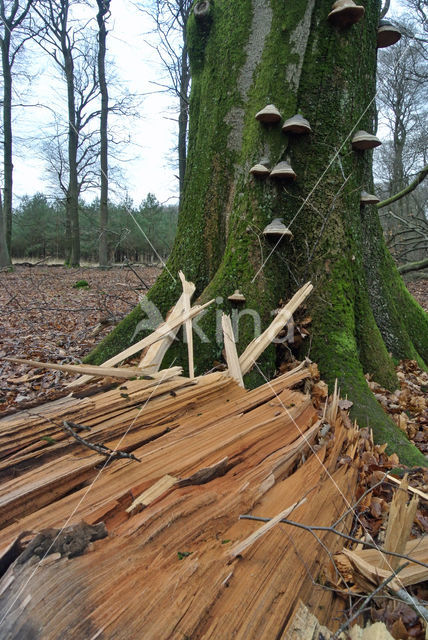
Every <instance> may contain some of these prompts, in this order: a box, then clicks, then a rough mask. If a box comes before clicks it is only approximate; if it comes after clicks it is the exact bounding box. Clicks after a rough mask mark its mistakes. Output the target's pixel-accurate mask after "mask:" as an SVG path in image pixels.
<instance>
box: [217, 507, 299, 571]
mask: <svg viewBox="0 0 428 640" xmlns="http://www.w3.org/2000/svg"><path fill="white" fill-rule="evenodd" d="M306 500H307V498H302V499H301V500H299V501H298V502H295V503H294V504H292V505H291V507H287V509H284V511H281V513H278V515H276V516H275V517H274V518H272V519H271V520H269V522H266V524H264V525H263V526H262V527H260V529H257V531H254V533H252V534H251V535H250V536H248V538H245V540H242V542H238V544H236V545H235V546H234V547H233V549H231V550H230V552H229V554H228V555H229V562H232V560H234V559H235V558H236V557H237V556H240V555H241V554H242V552H243V551H245V549H248V547H251V546H252V545H253V544H254V543H255V542H257V540H258V539H259V538H261V537H262V536H264V535H265V533H267V532H268V531H270V530H271V529H272V528H273V527H274V526H275V525H277V524H278V522H281V520H282V519H283V518H286V517H287V516H289V515H290V513H291V512H292V511H294V509H297V507H300V505H302V504H303V503H304V502H306Z"/></svg>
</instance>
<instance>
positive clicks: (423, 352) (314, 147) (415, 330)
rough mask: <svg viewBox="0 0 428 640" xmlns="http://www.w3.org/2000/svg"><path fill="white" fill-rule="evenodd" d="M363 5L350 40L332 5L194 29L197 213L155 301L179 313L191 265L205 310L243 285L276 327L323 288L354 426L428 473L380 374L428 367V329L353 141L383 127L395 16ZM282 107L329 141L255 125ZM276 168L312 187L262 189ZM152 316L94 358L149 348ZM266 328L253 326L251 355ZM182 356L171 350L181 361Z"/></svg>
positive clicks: (268, 362) (244, 10)
mask: <svg viewBox="0 0 428 640" xmlns="http://www.w3.org/2000/svg"><path fill="white" fill-rule="evenodd" d="M360 3H361V2H360ZM363 4H364V6H365V10H366V11H365V16H364V18H363V19H362V20H361V21H360V22H359V23H358V24H355V25H353V26H351V27H345V28H338V27H335V26H333V25H332V24H331V23H330V22H329V21H328V19H327V16H328V13H329V11H330V10H331V0H309V1H308V2H303V1H300V2H295V3H292V4H290V3H288V2H272V3H271V2H267V1H266V0H234V2H230V0H215V2H203V3H199V5H198V4H196V5H195V6H200V5H201V6H202V5H203V6H204V7H206V6H207V5H210V6H211V18H212V19H211V21H207V20H206V19H202V17H201V18H199V19H196V17H195V15H194V14H193V15H192V16H191V17H190V18H189V22H188V47H189V56H190V65H191V72H192V88H191V99H190V120H189V150H188V158H187V170H186V181H185V189H184V196H183V203H182V207H181V211H180V217H179V227H178V233H177V238H176V242H175V245H174V248H173V251H172V253H171V256H170V258H169V260H168V263H167V267H168V269H164V271H163V272H162V274H161V276H160V277H159V278H158V280H157V282H156V284H155V285H154V286H153V287H152V289H151V290H150V292H149V294H148V298H149V300H151V301H152V302H153V303H155V304H156V305H157V306H158V308H159V309H160V311H161V312H162V313H163V314H165V313H166V311H167V310H168V309H169V308H170V307H171V306H172V305H173V304H174V302H175V301H176V300H177V299H178V297H179V295H180V289H181V287H180V281H179V279H178V278H177V277H176V275H177V272H178V270H179V269H182V270H183V272H184V273H185V275H186V277H187V278H188V279H190V280H193V281H194V282H195V284H196V286H197V291H196V292H197V294H198V295H199V300H200V301H206V300H208V299H211V298H217V302H218V305H219V306H222V307H223V308H224V309H226V310H227V311H228V312H230V311H231V305H230V304H229V302H228V300H227V296H228V295H230V294H231V293H232V292H233V291H234V289H236V288H238V287H239V288H240V290H241V291H242V292H243V293H244V295H245V297H246V309H248V310H254V311H255V312H257V313H258V314H260V316H261V319H262V323H263V325H264V326H266V325H267V324H268V323H270V321H271V320H272V315H271V314H272V311H273V310H274V309H276V308H277V307H278V305H279V304H281V301H283V300H286V299H287V298H289V297H290V295H291V294H292V293H293V292H295V291H296V290H297V288H299V287H300V286H301V285H302V284H303V283H304V282H305V281H307V280H309V279H310V280H312V282H313V284H314V286H315V290H314V293H313V295H312V296H311V298H310V299H309V302H308V306H307V308H306V309H305V310H304V313H306V314H308V315H310V316H311V317H312V325H311V338H310V340H308V346H309V342H310V352H309V353H310V357H311V359H312V360H314V361H315V362H317V363H318V365H319V367H320V370H321V373H322V375H323V376H324V378H325V379H326V381H327V382H328V383H329V384H330V385H333V384H334V381H335V380H336V379H337V380H338V384H339V387H340V388H341V391H342V394H348V397H349V398H350V399H351V400H352V401H353V403H354V406H353V415H354V416H355V417H356V418H357V419H358V420H359V422H360V425H361V426H362V427H366V426H369V427H370V428H372V429H373V430H374V433H375V437H376V440H377V441H378V442H385V441H386V442H388V445H389V450H390V451H391V450H396V451H398V453H399V455H400V458H401V459H402V460H403V461H404V462H405V463H408V464H410V463H415V464H425V459H424V456H423V455H422V454H420V453H419V452H418V451H417V450H416V448H415V447H414V446H413V445H411V444H410V443H409V441H408V440H407V438H406V437H405V436H404V434H403V432H402V431H400V430H399V429H398V428H397V427H396V425H395V424H394V423H393V422H392V421H391V420H390V419H389V417H388V416H387V415H386V414H385V413H384V411H383V409H382V408H381V406H380V405H379V403H378V402H377V400H376V399H375V398H374V396H373V394H372V393H371V391H370V389H369V387H368V385H367V382H366V379H365V376H364V374H365V373H370V374H372V375H373V376H374V379H375V380H377V381H379V382H381V383H382V384H384V385H385V386H386V387H387V388H390V389H394V388H397V386H398V381H397V378H396V375H395V370H394V362H393V360H392V358H391V356H390V354H392V355H393V357H394V358H398V359H400V358H413V359H416V360H417V361H418V362H419V363H420V364H421V365H424V360H423V359H424V358H425V361H426V362H428V319H427V316H426V314H424V312H423V310H422V309H421V308H420V307H419V305H418V304H417V303H416V302H415V300H414V299H413V298H412V297H411V296H410V294H409V293H408V291H407V289H406V287H405V286H404V283H403V281H402V279H401V278H400V276H399V274H398V272H397V269H396V268H395V266H394V263H393V261H392V258H391V256H390V254H389V253H388V251H387V250H386V247H385V244H384V240H383V236H382V230H381V227H380V223H379V217H378V213H377V210H376V207H374V206H366V207H361V206H360V191H361V190H362V189H365V190H367V191H369V192H372V189H373V178H372V166H371V156H372V154H371V152H361V151H352V149H351V144H350V138H351V135H352V132H353V131H354V130H355V129H365V130H367V131H372V129H373V125H374V114H375V110H374V97H375V90H376V87H375V82H376V80H375V78H376V30H377V24H378V19H379V12H380V3H379V2H378V1H370V2H368V1H367V2H365V1H364V2H363ZM268 103H275V105H276V106H277V107H278V108H279V110H280V111H281V113H282V115H283V117H284V118H289V117H291V116H292V115H294V114H295V113H296V112H300V113H301V114H302V115H303V116H304V117H305V118H307V119H308V120H309V122H310V124H311V127H312V131H313V133H312V134H309V135H300V136H298V135H295V134H294V135H293V134H288V135H286V134H284V133H283V132H282V131H281V126H280V125H274V126H273V125H263V124H261V123H260V122H258V121H257V120H256V119H255V118H254V116H255V114H256V113H257V112H258V111H259V110H260V109H262V108H263V107H264V106H265V105H266V104H268ZM262 158H267V161H268V163H269V165H270V167H273V166H274V165H275V164H276V163H278V162H279V161H283V160H288V161H289V162H290V163H291V165H292V167H293V169H294V170H295V172H296V174H297V179H296V181H295V182H293V183H292V184H283V183H278V182H275V181H274V180H273V179H270V178H269V179H267V180H266V179H265V180H263V179H260V178H254V177H253V176H252V175H250V173H249V170H250V168H251V167H252V166H253V165H254V164H256V163H258V162H260V160H261V159H262ZM276 217H282V218H284V222H285V224H286V225H287V226H289V227H291V230H292V232H293V238H292V239H290V238H289V237H288V238H285V239H283V240H282V241H281V243H280V244H278V245H277V246H276V247H275V248H274V245H273V244H270V243H269V242H268V241H267V239H266V238H265V237H264V236H263V229H264V227H265V226H266V225H267V224H268V222H270V221H271V220H272V218H276ZM271 252H272V255H270V254H271ZM268 256H270V257H269V259H268ZM171 274H172V275H173V276H174V277H175V281H174V280H173V279H172V277H171ZM219 299H221V300H219ZM217 316H218V312H217V309H216V308H215V305H214V307H213V308H212V310H211V311H210V312H208V313H207V314H206V315H205V317H204V318H203V320H202V321H200V322H199V323H198V324H199V326H200V327H202V328H203V329H204V331H205V333H206V335H207V336H208V337H209V341H208V342H202V341H200V340H199V339H197V340H195V365H196V369H197V372H198V373H202V372H204V371H207V370H208V369H210V368H211V367H212V366H213V362H214V361H215V360H217V359H218V358H219V357H220V354H221V349H222V345H221V344H220V345H219V344H217V342H216V335H215V331H216V319H217ZM142 317H143V316H142V311H141V308H140V307H137V308H136V309H135V310H134V311H133V312H132V313H131V314H130V315H129V316H128V317H127V318H126V319H125V320H123V321H122V322H121V323H120V324H119V325H118V327H116V329H115V330H114V331H113V332H112V333H111V334H110V335H109V336H108V337H107V338H106V339H105V340H104V341H103V342H102V343H101V344H100V345H99V347H98V348H97V349H96V350H95V351H94V352H93V353H92V355H91V357H90V361H92V362H101V361H103V360H104V359H106V358H107V357H109V356H110V355H112V353H115V352H118V351H120V350H121V349H123V348H125V347H126V346H128V345H129V344H130V342H131V340H132V339H134V340H135V339H137V338H140V337H141V333H140V334H138V333H137V334H136V335H134V331H135V327H136V324H137V323H138V321H139V320H140V319H141V318H142ZM253 330H254V327H253V322H252V318H251V317H250V316H249V315H247V316H246V317H245V318H244V319H243V320H242V326H241V327H240V333H239V342H238V350H239V351H240V352H242V350H243V349H244V347H245V346H246V345H247V344H248V343H249V341H250V340H251V339H252V337H253V335H254V333H253ZM176 355H177V352H176V351H175V353H174V351H172V352H168V354H167V357H166V360H165V364H168V363H169V362H170V359H171V358H173V357H175V356H176ZM275 357H276V352H275V348H274V345H272V346H271V347H270V348H269V349H268V350H267V351H266V352H265V354H264V355H263V357H261V358H260V360H259V362H258V363H257V367H255V368H254V369H253V371H252V372H251V373H250V374H248V375H247V376H246V384H247V385H249V386H253V385H255V384H260V382H262V381H263V380H264V379H265V378H271V377H272V376H273V375H274V372H275V368H276V361H275ZM184 361H185V358H184V357H183V358H182V363H184ZM260 372H262V374H261V373H260Z"/></svg>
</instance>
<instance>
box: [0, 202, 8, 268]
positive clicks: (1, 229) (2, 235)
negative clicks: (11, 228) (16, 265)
mask: <svg viewBox="0 0 428 640" xmlns="http://www.w3.org/2000/svg"><path fill="white" fill-rule="evenodd" d="M10 265H11V260H10V254H9V250H8V248H7V242H6V221H5V217H4V213H3V203H2V197H1V193H0V267H9V266H10Z"/></svg>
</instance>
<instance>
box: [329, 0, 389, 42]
mask: <svg viewBox="0 0 428 640" xmlns="http://www.w3.org/2000/svg"><path fill="white" fill-rule="evenodd" d="M364 13H365V9H364V7H362V6H360V5H357V4H355V2H353V0H336V2H334V3H333V6H332V7H331V11H330V13H329V14H328V20H329V21H330V22H331V24H332V25H334V26H335V27H339V28H344V27H350V26H351V25H353V24H356V23H357V22H359V21H360V20H361V18H362V17H363V16H364ZM400 38H401V33H400V30H399V29H397V27H395V26H394V25H393V24H392V23H391V22H389V21H388V20H380V22H379V26H378V30H377V43H376V44H377V47H378V49H382V48H384V47H390V46H391V45H393V44H395V43H396V42H398V41H399V40H400Z"/></svg>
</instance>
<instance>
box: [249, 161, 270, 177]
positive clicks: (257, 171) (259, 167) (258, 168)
mask: <svg viewBox="0 0 428 640" xmlns="http://www.w3.org/2000/svg"><path fill="white" fill-rule="evenodd" d="M250 173H251V174H252V175H253V176H259V177H260V178H267V177H268V175H269V174H270V169H268V168H267V166H266V165H265V164H264V163H263V162H259V163H258V164H255V165H254V167H251V169H250Z"/></svg>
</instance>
